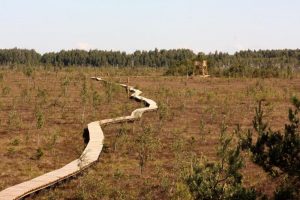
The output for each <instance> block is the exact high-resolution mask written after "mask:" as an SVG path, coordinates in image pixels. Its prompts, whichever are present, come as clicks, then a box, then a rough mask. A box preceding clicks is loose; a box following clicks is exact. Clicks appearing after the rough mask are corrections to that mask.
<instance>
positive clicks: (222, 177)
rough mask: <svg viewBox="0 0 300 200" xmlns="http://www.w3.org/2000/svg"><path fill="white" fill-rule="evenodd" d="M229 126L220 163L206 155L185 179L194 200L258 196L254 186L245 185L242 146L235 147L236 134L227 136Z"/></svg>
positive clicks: (223, 134)
mask: <svg viewBox="0 0 300 200" xmlns="http://www.w3.org/2000/svg"><path fill="white" fill-rule="evenodd" d="M226 129H227V127H226V126H224V125H222V127H221V132H220V146H219V148H218V157H219V158H220V160H219V161H217V162H208V161H207V160H206V159H205V158H202V159H201V162H195V163H194V164H193V165H192V168H191V171H190V173H189V174H188V175H187V177H186V178H185V182H186V184H187V186H188V187H189V190H190V192H191V194H192V196H193V198H194V199H197V200H198V199H199V200H200V199H205V200H209V199H211V200H215V199H249V200H250V199H256V196H257V195H256V192H255V190H254V189H252V188H250V189H246V188H244V187H243V186H242V178H243V177H242V174H241V173H240V172H239V170H240V169H241V168H242V167H243V159H242V157H241V155H240V146H233V144H232V140H233V136H230V137H229V136H227V134H226Z"/></svg>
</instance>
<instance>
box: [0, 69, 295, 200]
mask: <svg viewBox="0 0 300 200" xmlns="http://www.w3.org/2000/svg"><path fill="white" fill-rule="evenodd" d="M122 72H123V74H125V75H126V74H127V73H128V70H127V71H126V70H124V71H122V70H119V71H118V73H119V74H118V75H122ZM0 73H1V74H3V80H0V81H1V82H0V89H1V91H0V123H1V126H0V155H1V158H2V160H1V163H0V180H1V182H0V190H1V189H4V188H6V187H8V186H10V185H13V184H16V183H19V182H22V181H24V180H28V179H30V178H32V177H35V176H37V175H40V174H43V173H45V172H47V171H51V170H53V169H56V168H59V167H61V166H63V165H64V164H66V163H68V162H69V161H71V160H73V159H75V158H77V157H78V156H79V155H80V153H81V152H82V150H83V148H84V143H83V139H82V132H83V129H84V127H86V124H87V123H88V122H91V121H95V120H100V119H105V118H111V117H116V116H123V115H125V114H129V113H130V112H131V111H132V110H134V108H136V107H140V106H141V105H140V103H137V102H134V101H132V100H129V99H127V94H126V92H125V91H123V90H119V89H115V90H114V91H113V94H112V95H113V97H112V98H111V100H109V97H108V96H109V95H108V92H107V88H105V87H104V86H103V85H101V84H100V83H99V82H93V81H90V80H89V79H88V77H90V76H93V75H106V76H107V75H112V74H113V72H112V71H111V69H100V70H98V69H69V70H61V71H58V72H54V71H51V70H50V71H45V70H38V71H36V72H35V73H34V78H32V77H26V76H25V75H24V74H23V73H22V72H21V71H20V70H15V71H12V70H2V71H0ZM152 73H153V72H149V70H145V71H142V70H141V72H139V74H137V75H155V76H144V77H130V83H131V84H132V85H134V86H136V87H138V88H140V89H141V90H142V91H143V92H144V93H143V96H145V97H148V98H151V99H153V100H155V101H156V102H158V103H159V106H160V109H159V110H158V111H157V112H153V113H146V114H145V115H144V116H143V119H142V120H141V121H138V122H135V123H130V124H125V125H112V126H107V127H104V129H103V131H104V134H105V137H106V138H105V148H104V151H103V152H102V154H101V156H100V160H99V163H98V164H96V165H94V166H93V167H92V168H91V169H89V170H87V171H86V172H85V173H84V175H83V176H80V177H79V178H77V179H73V180H70V181H68V182H67V183H65V184H61V185H59V186H57V187H55V188H52V189H49V190H46V191H43V192H40V193H39V194H38V195H35V196H33V197H30V198H33V199H170V198H182V197H184V194H183V193H184V192H183V189H180V184H179V183H180V182H181V176H182V173H183V172H184V171H185V169H187V168H188V167H189V165H190V162H191V160H192V159H193V158H195V157H198V158H199V157H200V156H201V155H205V156H207V157H208V159H211V160H215V159H217V158H216V151H215V150H216V147H217V145H218V136H219V135H218V134H219V127H220V125H221V123H222V121H225V122H226V124H228V126H229V133H230V132H231V131H232V130H233V129H234V128H235V126H236V125H237V124H241V126H242V128H243V129H246V128H250V127H251V121H252V118H253V116H254V108H255V106H256V100H257V99H260V98H265V99H266V100H267V102H269V104H268V105H267V111H268V112H267V114H268V119H269V120H270V125H271V126H272V127H274V128H276V129H282V128H283V124H284V123H285V122H286V121H287V109H288V108H289V107H290V106H291V105H290V103H289V99H290V97H291V96H292V95H298V96H299V91H300V81H299V79H297V78H296V79H292V80H288V79H264V80H262V79H225V78H220V79H217V78H209V79H200V78H194V79H189V80H186V78H183V77H163V76H158V75H157V72H155V73H154V74H152ZM66 77H67V80H69V81H68V83H67V89H66V95H64V94H63V93H64V92H63V91H64V86H63V85H64V84H63V83H64V80H66ZM84 77H86V78H87V79H86V84H87V88H88V94H89V95H88V101H87V103H86V110H85V119H84V120H82V112H83V111H82V110H83V102H82V95H81V90H82V87H83V82H84ZM107 78H108V79H111V80H114V81H121V82H122V81H123V82H125V81H126V80H127V77H126V76H124V77H118V78H113V77H112V76H110V77H107ZM5 88H6V89H5ZM7 88H8V89H7ZM26 91H27V92H26ZM42 91H44V93H45V94H46V95H43V92H42ZM92 91H97V92H98V94H99V98H100V104H99V106H97V107H96V108H97V112H93V106H92V93H93V92H92ZM37 105H40V106H39V107H40V109H41V110H42V112H43V114H44V118H45V123H44V126H43V127H42V128H41V129H38V128H37V127H36V117H35V112H36V109H37ZM12 124H13V125H12ZM145 126H146V127H151V130H152V132H153V136H154V137H155V139H156V140H157V142H156V146H155V151H154V152H153V154H152V156H151V159H150V160H149V161H148V162H147V163H146V167H145V172H144V173H143V174H142V175H141V174H140V171H139V162H138V156H137V148H136V146H137V145H136V140H137V137H138V136H139V134H141V133H143V127H145ZM38 135H39V136H40V148H41V149H42V150H43V153H44V155H43V156H41V158H40V159H39V160H38V159H36V158H35V157H36V150H37V143H38V141H37V136H38ZM245 158H246V167H245V169H244V170H243V174H244V184H245V185H247V186H254V187H256V188H257V189H259V190H261V191H262V192H264V193H266V194H268V195H271V193H272V191H273V190H274V187H275V186H276V180H272V179H271V178H270V177H269V176H268V175H267V174H265V173H264V172H263V171H262V170H261V169H260V168H259V167H257V166H255V165H254V164H252V163H251V162H250V161H249V160H248V159H247V155H246V154H245Z"/></svg>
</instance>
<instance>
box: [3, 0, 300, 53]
mask: <svg viewBox="0 0 300 200" xmlns="http://www.w3.org/2000/svg"><path fill="white" fill-rule="evenodd" d="M13 47H19V48H30V49H31V48H33V49H36V50H37V51H39V52H42V53H44V52H47V51H59V50H61V49H74V48H80V49H90V48H93V49H103V50H121V51H127V52H133V51H134V50H136V49H140V50H150V49H154V48H156V47H157V48H158V49H163V48H164V49H171V48H189V49H192V50H194V51H195V52H199V51H202V52H211V51H215V50H218V51H227V52H231V53H232V52H234V51H237V50H242V49H282V48H293V49H295V48H300V1H299V0H0V48H13Z"/></svg>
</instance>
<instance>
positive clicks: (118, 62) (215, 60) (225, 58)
mask: <svg viewBox="0 0 300 200" xmlns="http://www.w3.org/2000/svg"><path fill="white" fill-rule="evenodd" d="M194 60H200V61H201V60H207V61H208V65H209V71H210V72H211V73H213V74H217V75H218V73H219V74H220V73H222V74H223V75H231V74H244V73H245V72H247V70H248V71H249V69H251V70H250V71H251V72H252V71H255V70H254V69H266V70H268V69H271V70H272V71H274V72H276V70H277V69H283V68H284V69H290V70H292V69H295V68H299V66H300V49H296V50H291V49H285V50H258V51H255V50H254V51H252V50H247V51H239V52H236V53H235V54H233V55H230V54H228V53H223V52H217V51H216V52H214V53H209V54H204V53H198V54H196V53H194V52H193V51H192V50H189V49H173V50H164V49H162V50H158V49H155V50H151V51H135V52H134V53H131V54H129V53H125V52H121V51H102V50H90V51H84V50H68V51H65V50H62V51H60V52H51V53H45V54H43V55H41V54H39V53H37V52H36V51H35V50H27V49H17V48H14V49H0V65H14V64H25V65H33V66H34V65H51V66H61V67H67V66H93V67H101V66H115V67H139V66H143V67H169V68H170V69H173V71H174V69H176V67H177V68H178V67H180V66H181V67H182V66H185V68H187V69H185V70H183V71H184V73H186V71H187V70H188V68H192V67H191V66H192V65H193V61H194ZM175 72H176V70H175ZM175 72H172V71H171V73H170V74H175ZM253 73H254V72H253Z"/></svg>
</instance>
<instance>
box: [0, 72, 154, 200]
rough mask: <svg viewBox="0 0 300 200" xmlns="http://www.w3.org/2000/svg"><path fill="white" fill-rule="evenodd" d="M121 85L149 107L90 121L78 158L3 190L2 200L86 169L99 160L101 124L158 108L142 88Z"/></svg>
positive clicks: (7, 199) (124, 120)
mask: <svg viewBox="0 0 300 200" xmlns="http://www.w3.org/2000/svg"><path fill="white" fill-rule="evenodd" d="M92 79H94V80H97V81H104V80H103V79H101V78H96V77H92ZM120 85H121V86H122V87H125V88H128V89H129V90H130V91H131V92H133V94H132V95H131V97H132V98H134V99H136V100H138V101H143V102H145V104H146V105H147V107H145V108H139V109H136V110H134V111H133V112H132V113H131V115H129V116H124V117H118V118H113V119H105V120H101V121H95V122H91V123H89V124H88V130H89V142H88V144H87V146H86V148H85V149H84V151H83V153H82V154H81V156H80V157H79V158H78V159H76V160H74V161H72V162H70V163H69V164H67V165H65V166H63V167H62V168H60V169H57V170H54V171H51V172H49V173H46V174H43V175H41V176H39V177H36V178H34V179H31V180H29V181H25V182H23V183H20V184H18V185H15V186H12V187H9V188H7V189H5V190H3V191H1V192H0V200H10V199H21V198H23V197H26V196H28V195H30V194H32V193H35V192H37V191H39V190H42V189H45V188H48V187H49V186H52V185H55V184H56V183H59V182H61V181H63V180H66V179H68V178H70V177H73V176H75V175H77V174H79V173H80V172H82V171H83V170H84V169H86V168H88V167H89V166H91V165H92V164H94V163H95V162H97V161H98V158H99V156H100V153H101V151H102V147H103V140H104V135H103V131H102V129H101V125H104V124H111V123H120V122H126V121H134V120H137V119H139V118H140V117H142V115H143V113H144V112H146V111H152V110H156V109H157V108H158V107H157V104H156V102H155V101H153V100H151V99H147V98H145V97H142V96H140V94H141V93H142V92H141V91H140V90H137V89H134V88H133V87H130V86H127V85H124V84H120Z"/></svg>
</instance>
